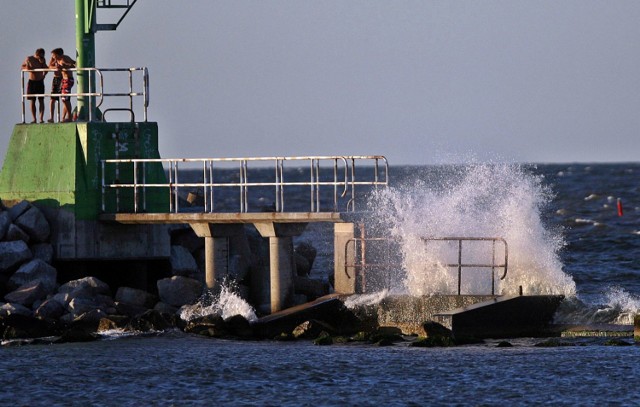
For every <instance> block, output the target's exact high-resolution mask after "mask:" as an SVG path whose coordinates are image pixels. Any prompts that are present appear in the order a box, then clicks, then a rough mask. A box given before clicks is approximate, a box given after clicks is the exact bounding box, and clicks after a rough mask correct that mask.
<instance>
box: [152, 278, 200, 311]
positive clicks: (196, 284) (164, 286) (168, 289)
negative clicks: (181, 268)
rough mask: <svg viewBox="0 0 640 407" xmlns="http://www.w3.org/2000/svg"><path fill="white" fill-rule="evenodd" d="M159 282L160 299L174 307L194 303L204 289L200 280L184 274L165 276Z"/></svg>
mask: <svg viewBox="0 0 640 407" xmlns="http://www.w3.org/2000/svg"><path fill="white" fill-rule="evenodd" d="M157 284H158V294H159V296H160V301H162V302H164V303H166V304H169V305H173V306H174V307H181V306H183V305H186V304H192V303H194V302H195V301H196V300H197V299H198V298H199V297H200V295H201V294H202V290H203V289H204V284H202V283H201V282H200V281H198V280H194V279H192V278H188V277H182V276H173V277H171V278H163V279H162V280H158V283H157Z"/></svg>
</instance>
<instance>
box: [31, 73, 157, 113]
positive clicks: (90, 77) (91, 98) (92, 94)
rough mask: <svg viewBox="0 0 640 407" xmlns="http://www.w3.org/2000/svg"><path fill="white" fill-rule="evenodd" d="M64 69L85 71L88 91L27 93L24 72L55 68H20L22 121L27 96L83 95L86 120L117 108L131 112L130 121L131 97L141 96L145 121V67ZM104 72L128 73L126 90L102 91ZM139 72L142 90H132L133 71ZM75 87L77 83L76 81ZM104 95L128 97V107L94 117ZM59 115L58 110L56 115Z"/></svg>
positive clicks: (147, 86)
mask: <svg viewBox="0 0 640 407" xmlns="http://www.w3.org/2000/svg"><path fill="white" fill-rule="evenodd" d="M64 70H65V71H72V72H80V73H78V75H82V72H87V74H86V75H87V78H83V79H84V80H87V81H88V82H89V89H88V90H89V91H88V92H86V93H79V92H76V93H67V94H62V93H40V94H27V93H26V86H25V73H29V72H56V71H58V70H57V69H31V70H22V71H21V72H20V73H21V80H20V83H21V85H22V123H25V121H26V103H27V98H29V97H36V98H38V97H75V98H78V97H83V98H84V100H85V103H86V106H87V109H88V116H89V117H88V121H90V122H91V121H96V120H98V121H99V120H104V115H105V113H107V112H108V111H113V110H119V111H127V112H129V113H130V114H131V121H132V122H133V121H135V113H134V110H133V105H134V104H133V99H134V97H142V108H143V115H144V121H145V122H146V121H147V108H148V107H149V71H148V70H147V68H146V67H145V68H100V69H98V68H65V69H64ZM105 72H125V73H128V88H129V90H128V92H110V93H108V92H105V91H104V82H105V81H104V73H105ZM135 72H140V73H141V74H142V90H134V73H135ZM96 80H97V83H96V84H95V87H96V89H93V86H94V85H93V84H94V83H95V82H96ZM76 89H77V83H76ZM105 97H110V98H111V97H128V98H129V107H128V108H110V109H106V110H105V111H104V112H102V118H100V117H95V114H94V113H95V112H94V110H96V109H99V108H100V107H101V106H102V104H103V102H104V100H105ZM58 109H60V104H59V103H58ZM59 116H60V112H59V111H58V117H59Z"/></svg>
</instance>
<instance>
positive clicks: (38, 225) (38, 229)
mask: <svg viewBox="0 0 640 407" xmlns="http://www.w3.org/2000/svg"><path fill="white" fill-rule="evenodd" d="M13 223H14V224H15V225H17V226H19V227H20V229H22V230H24V231H25V232H26V233H27V235H29V237H30V238H31V240H33V241H34V242H45V241H46V240H47V239H48V238H49V234H50V233H51V229H50V228H49V222H47V219H46V218H45V217H44V215H43V214H42V212H41V211H40V209H38V208H36V207H35V206H31V207H30V208H29V209H27V210H26V211H25V212H24V213H23V214H22V215H20V216H18V218H16V219H15V220H14V221H13Z"/></svg>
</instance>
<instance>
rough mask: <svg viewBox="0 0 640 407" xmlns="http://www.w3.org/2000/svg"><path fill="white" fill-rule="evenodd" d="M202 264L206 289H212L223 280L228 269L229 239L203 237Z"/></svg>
mask: <svg viewBox="0 0 640 407" xmlns="http://www.w3.org/2000/svg"><path fill="white" fill-rule="evenodd" d="M204 253H205V258H204V264H205V267H204V268H205V277H206V282H207V288H208V289H213V288H214V287H215V285H216V283H217V282H219V281H221V280H223V279H224V278H225V277H226V275H227V273H226V271H227V270H228V268H229V259H228V253H229V238H228V237H211V236H205V237H204Z"/></svg>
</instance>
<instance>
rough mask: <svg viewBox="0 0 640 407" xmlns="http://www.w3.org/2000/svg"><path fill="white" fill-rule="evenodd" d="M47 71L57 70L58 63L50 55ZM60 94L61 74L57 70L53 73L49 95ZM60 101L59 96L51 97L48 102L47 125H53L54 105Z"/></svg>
mask: <svg viewBox="0 0 640 407" xmlns="http://www.w3.org/2000/svg"><path fill="white" fill-rule="evenodd" d="M49 69H58V63H57V62H56V58H55V56H54V55H53V53H52V54H51V59H50V60H49ZM61 92H62V72H60V71H59V70H56V71H53V81H52V82H51V94H52V95H55V94H60V93H61ZM59 100H60V96H51V98H50V100H49V120H48V122H49V123H53V116H54V115H55V111H56V103H57V102H58V101H59ZM58 119H59V117H58Z"/></svg>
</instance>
